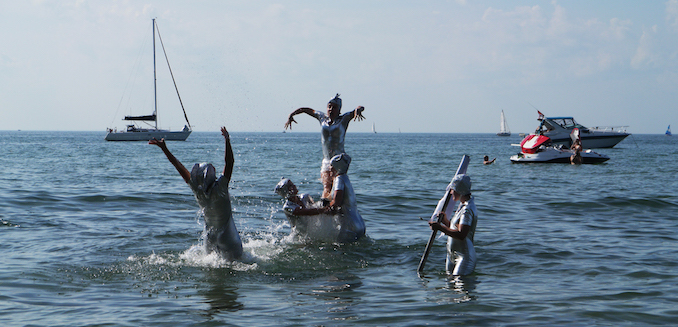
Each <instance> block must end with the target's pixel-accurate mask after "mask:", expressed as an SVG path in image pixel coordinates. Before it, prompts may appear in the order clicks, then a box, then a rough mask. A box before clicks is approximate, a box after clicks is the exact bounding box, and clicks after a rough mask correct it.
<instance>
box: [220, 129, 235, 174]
mask: <svg viewBox="0 0 678 327" xmlns="http://www.w3.org/2000/svg"><path fill="white" fill-rule="evenodd" d="M221 135H223V136H224V142H225V143H226V149H225V150H224V162H225V165H224V176H225V177H226V179H227V180H228V181H229V182H230V181H231V174H233V163H234V162H235V159H234V158H233V148H231V137H230V136H229V135H228V131H227V130H226V127H222V128H221Z"/></svg>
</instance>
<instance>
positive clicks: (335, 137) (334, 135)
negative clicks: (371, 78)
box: [285, 93, 365, 199]
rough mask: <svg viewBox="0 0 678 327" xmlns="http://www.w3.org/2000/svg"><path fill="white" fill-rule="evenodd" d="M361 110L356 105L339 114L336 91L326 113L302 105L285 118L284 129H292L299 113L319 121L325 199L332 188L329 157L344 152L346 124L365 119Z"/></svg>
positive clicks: (339, 101) (323, 196)
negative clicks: (353, 108) (348, 110)
mask: <svg viewBox="0 0 678 327" xmlns="http://www.w3.org/2000/svg"><path fill="white" fill-rule="evenodd" d="M363 110H365V107H363V106H358V107H357V108H355V110H353V111H351V112H348V113H345V114H343V115H341V98H339V93H337V95H336V96H334V98H332V99H331V100H330V101H329V102H328V103H327V114H325V113H323V112H321V111H317V110H313V109H311V108H306V107H302V108H299V109H297V110H294V111H293V112H292V113H291V114H290V116H289V117H288V118H287V122H286V123H285V129H288V128H289V129H292V123H296V121H295V120H294V116H295V115H298V114H301V113H305V114H307V115H309V116H312V117H314V118H315V119H317V120H318V121H319V122H320V128H321V130H320V132H321V142H322V147H323V160H322V165H321V167H320V177H321V180H322V183H323V194H322V198H323V199H327V198H328V197H329V196H330V192H331V190H332V178H331V177H330V159H332V157H334V156H335V155H338V154H341V153H344V138H345V136H346V129H347V128H348V124H349V123H350V122H351V120H358V121H360V120H363V119H365V117H364V116H363V114H362V113H363Z"/></svg>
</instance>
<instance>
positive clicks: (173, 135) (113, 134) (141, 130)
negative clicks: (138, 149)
mask: <svg viewBox="0 0 678 327" xmlns="http://www.w3.org/2000/svg"><path fill="white" fill-rule="evenodd" d="M156 28H157V25H156V23H155V19H153V93H154V94H153V95H154V102H155V106H154V109H153V114H151V115H143V116H125V118H124V119H123V120H126V121H136V122H143V123H146V124H147V125H148V126H147V127H140V126H138V125H137V124H134V123H133V124H128V125H127V129H126V130H121V131H118V130H117V129H113V128H108V129H107V133H106V137H105V138H104V139H105V140H106V141H149V140H152V139H154V138H156V139H165V140H166V141H186V139H187V138H188V136H189V135H191V123H190V122H189V121H188V116H186V110H185V109H184V104H183V103H182V102H181V96H179V89H178V88H177V89H176V91H177V97H179V104H181V110H183V111H184V118H185V119H186V125H184V128H183V129H182V130H180V131H170V130H167V129H159V128H158V95H157V92H158V91H157V83H156V69H155V32H156ZM158 36H160V32H158ZM160 42H162V38H160ZM162 49H163V51H164V50H165V47H164V46H163V47H162ZM165 59H167V54H166V53H165ZM167 65H168V67H169V61H167ZM169 70H170V75H171V76H172V81H173V82H174V75H173V74H171V72H172V69H171V67H170V68H169ZM176 85H177V83H176V82H174V86H175V88H176ZM149 122H153V123H155V124H154V125H151V124H150V123H149Z"/></svg>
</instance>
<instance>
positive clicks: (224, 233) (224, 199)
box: [148, 127, 243, 260]
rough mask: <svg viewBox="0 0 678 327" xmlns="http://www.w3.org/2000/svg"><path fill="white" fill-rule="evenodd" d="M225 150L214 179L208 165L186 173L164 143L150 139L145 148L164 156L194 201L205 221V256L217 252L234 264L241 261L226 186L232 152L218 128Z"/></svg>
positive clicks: (239, 241) (227, 139) (240, 248)
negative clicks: (152, 146)
mask: <svg viewBox="0 0 678 327" xmlns="http://www.w3.org/2000/svg"><path fill="white" fill-rule="evenodd" d="M221 134H222V135H223V136H224V140H225V143H226V149H225V151H224V152H225V153H224V162H225V165H224V170H223V172H222V175H221V176H219V177H218V178H217V176H216V169H215V168H214V166H212V164H209V163H199V164H198V163H197V164H195V165H194V166H193V169H192V170H191V171H190V172H189V171H188V169H186V167H184V165H183V164H182V163H181V162H179V160H177V158H175V157H174V155H172V153H171V152H170V151H169V149H167V145H166V144H165V139H161V140H157V139H155V138H153V139H152V140H150V141H149V142H148V144H155V145H157V146H158V147H160V149H162V151H163V152H164V153H165V156H167V159H169V161H170V162H171V163H172V165H174V167H175V168H176V169H177V171H178V172H179V174H180V175H181V177H183V179H184V181H185V182H186V183H187V184H188V185H189V186H190V187H191V190H192V191H193V194H194V195H195V199H196V200H197V202H198V205H200V209H201V210H202V212H203V216H204V219H205V231H204V235H205V247H206V250H207V252H208V253H209V252H218V253H219V254H221V255H222V256H223V257H224V258H226V259H229V260H235V259H239V258H241V257H242V254H243V249H242V242H241V240H240V235H238V230H237V229H236V228H235V223H234V222H233V214H232V209H231V199H230V195H229V192H228V184H229V183H230V181H231V174H232V173H233V163H234V158H233V149H232V148H231V141H230V137H229V134H228V131H227V130H226V127H222V128H221Z"/></svg>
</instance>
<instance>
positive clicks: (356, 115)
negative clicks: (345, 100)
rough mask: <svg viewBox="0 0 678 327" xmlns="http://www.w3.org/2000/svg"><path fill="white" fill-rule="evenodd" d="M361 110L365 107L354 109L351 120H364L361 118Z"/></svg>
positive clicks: (363, 117)
mask: <svg viewBox="0 0 678 327" xmlns="http://www.w3.org/2000/svg"><path fill="white" fill-rule="evenodd" d="M363 110H365V107H363V106H358V108H355V111H354V112H353V120H354V121H355V120H357V121H361V120H363V119H365V116H363Z"/></svg>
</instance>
